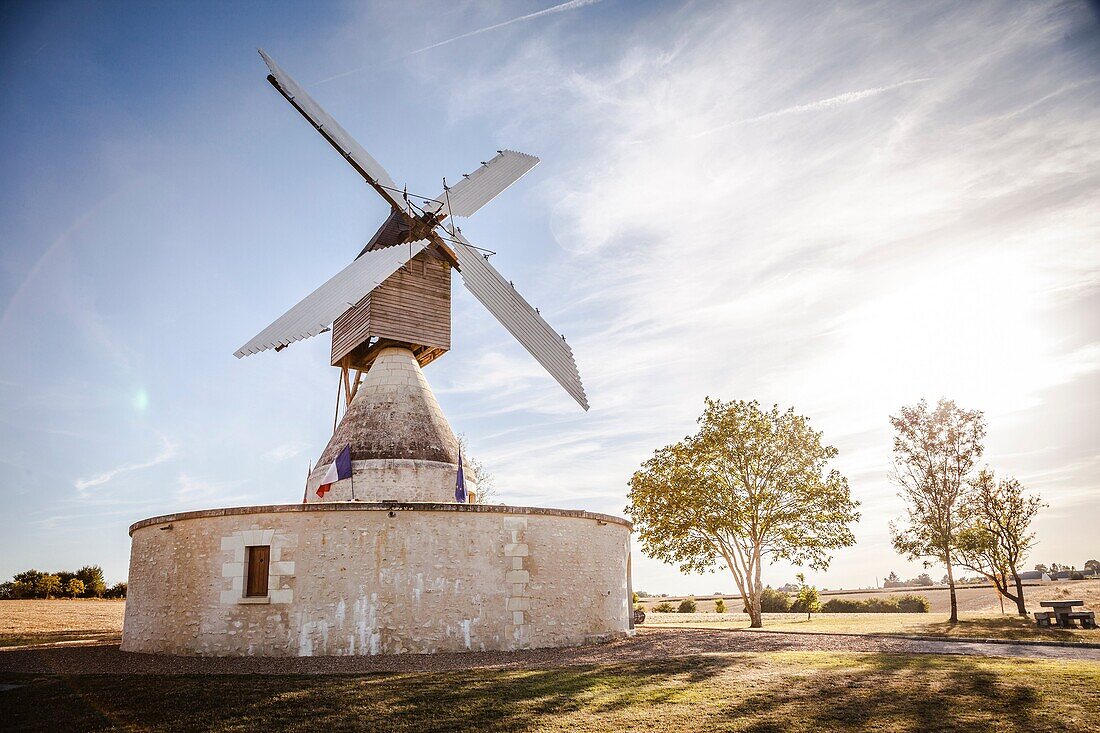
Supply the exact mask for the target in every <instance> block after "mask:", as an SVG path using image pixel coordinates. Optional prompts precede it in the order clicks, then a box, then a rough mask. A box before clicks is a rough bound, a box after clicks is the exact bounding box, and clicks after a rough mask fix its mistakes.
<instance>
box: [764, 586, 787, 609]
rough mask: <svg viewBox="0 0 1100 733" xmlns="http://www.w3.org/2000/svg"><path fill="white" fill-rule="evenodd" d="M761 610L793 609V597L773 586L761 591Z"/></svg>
mask: <svg viewBox="0 0 1100 733" xmlns="http://www.w3.org/2000/svg"><path fill="white" fill-rule="evenodd" d="M760 610H761V611H762V612H763V613H787V612H788V611H790V610H791V597H790V596H789V595H787V594H786V593H784V592H782V591H778V590H773V589H771V588H765V589H764V590H762V591H761V592H760Z"/></svg>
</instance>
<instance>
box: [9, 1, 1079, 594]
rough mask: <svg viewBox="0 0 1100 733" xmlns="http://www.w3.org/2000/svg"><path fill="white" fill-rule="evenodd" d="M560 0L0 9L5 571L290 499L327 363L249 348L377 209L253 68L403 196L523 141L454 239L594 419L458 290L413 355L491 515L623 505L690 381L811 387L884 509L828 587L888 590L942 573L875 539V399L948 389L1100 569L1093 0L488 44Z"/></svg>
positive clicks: (1045, 544)
mask: <svg viewBox="0 0 1100 733" xmlns="http://www.w3.org/2000/svg"><path fill="white" fill-rule="evenodd" d="M553 6H554V3H553V2H541V3H536V2H499V3H497V2H491V3H459V2H445V3H443V2H441V3H424V4H414V3H408V4H405V3H396V2H395V3H377V4H371V3H331V4H324V3H321V4H309V5H308V6H307V5H306V4H292V3H285V4H280V3H265V4H248V3H234V4H213V3H211V4H202V3H187V4H180V5H178V6H170V5H167V4H163V3H157V4H127V3H111V4H101V5H91V4H86V3H72V4H59V3H37V4H34V5H31V4H26V3H18V4H15V3H9V4H5V5H3V6H2V9H0V89H2V90H3V96H4V99H5V104H4V105H2V106H0V160H3V161H4V175H3V176H2V177H0V501H2V509H3V510H2V511H0V576H4V577H7V576H10V575H11V574H12V573H13V572H15V571H17V570H21V569H24V568H26V567H30V566H36V567H38V568H42V569H47V568H50V569H53V568H60V567H75V566H78V565H80V564H83V563H85V562H98V563H100V564H102V565H103V566H104V568H105V570H106V572H107V575H108V576H109V578H111V579H112V580H114V579H122V578H124V577H125V573H126V564H127V558H128V552H129V539H128V537H127V535H126V527H127V526H128V525H129V524H130V523H132V522H133V521H136V520H138V519H141V518H143V517H146V516H151V515H155V514H161V513H166V512H169V511H175V510H182V509H194V508H202V507H210V506H223V505H240V504H252V503H279V502H294V501H298V500H300V496H301V491H302V485H303V481H304V478H305V474H306V469H307V467H308V464H309V462H310V460H312V459H315V458H316V457H317V455H318V454H319V453H320V451H321V449H322V448H323V447H324V444H325V442H326V441H327V437H328V432H329V431H330V430H331V424H332V409H333V404H334V400H335V393H336V377H337V372H336V370H334V369H332V368H330V367H328V366H327V359H326V357H327V353H328V343H327V341H326V340H325V339H324V338H323V337H322V338H317V339H313V340H311V341H310V342H306V343H303V344H297V345H295V346H293V347H292V348H290V349H287V350H285V351H283V352H281V353H279V354H266V353H265V354H263V355H260V356H255V357H250V358H248V359H245V360H241V361H238V360H237V359H234V358H233V356H232V352H233V351H234V349H236V348H237V347H238V346H240V345H241V344H242V343H244V341H246V340H247V339H248V338H249V337H251V336H252V335H253V334H254V333H255V332H256V331H258V330H259V329H260V328H261V327H262V326H264V325H265V324H266V323H268V322H269V321H270V320H272V319H273V318H274V317H275V316H277V315H278V314H280V313H282V312H283V311H284V310H285V309H286V308H287V307H288V306H289V305H291V304H293V303H294V302H295V301H296V300H297V299H298V298H300V297H301V296H303V295H305V294H306V293H308V292H309V291H310V290H312V289H313V288H314V287H315V286H316V285H317V284H319V283H320V282H323V281H324V280H325V279H327V278H328V277H329V276H330V275H331V274H332V273H334V272H336V271H337V270H338V269H339V268H341V267H343V266H344V265H345V264H346V263H347V262H348V261H350V259H351V258H352V257H353V256H354V255H355V254H356V253H357V252H358V251H359V249H360V248H361V246H362V244H363V242H364V241H365V240H366V239H367V238H368V237H369V236H370V235H371V234H372V233H373V231H374V229H375V228H376V226H377V224H378V223H379V221H380V220H381V218H382V217H383V216H384V215H385V213H386V209H385V205H384V204H383V203H382V202H381V200H380V199H379V198H378V197H377V196H376V195H374V194H373V193H372V192H371V191H370V190H369V189H367V187H366V185H365V184H364V183H363V182H362V181H361V179H359V178H358V176H357V174H356V173H355V172H354V171H353V170H352V169H351V168H350V167H349V166H347V165H346V164H345V163H344V162H342V161H341V160H340V159H339V157H338V156H336V154H335V153H334V152H333V151H332V150H331V149H330V148H329V147H328V146H327V144H326V143H324V141H323V140H321V139H320V137H319V136H317V135H316V133H314V132H313V131H312V130H311V129H310V128H309V127H308V126H307V125H306V123H305V122H304V121H303V120H302V119H301V118H300V117H299V116H298V115H297V114H296V113H295V112H294V111H293V110H292V109H290V107H289V106H288V105H287V104H286V102H285V101H284V100H283V99H282V98H281V97H279V95H278V94H277V93H276V92H275V91H274V90H273V89H272V88H271V87H270V86H269V85H268V84H267V82H266V81H265V80H264V76H265V73H266V72H265V67H264V66H263V63H262V61H261V60H260V58H259V56H258V55H257V54H256V52H255V48H256V47H257V46H262V47H263V48H264V49H265V50H266V51H267V52H269V53H270V54H271V55H272V56H273V57H274V58H275V59H276V60H277V61H278V62H279V63H280V64H281V65H282V66H283V68H285V69H286V70H287V71H288V72H289V73H291V74H292V75H294V76H295V78H297V80H298V81H299V82H300V83H302V84H303V85H304V86H305V87H306V88H307V89H308V90H310V91H311V93H312V94H313V95H314V97H316V98H317V100H318V101H319V102H320V103H321V104H322V105H324V106H325V107H326V108H327V109H328V111H329V112H331V113H332V114H333V115H334V116H335V117H336V118H337V119H338V120H340V121H341V123H342V124H343V125H344V127H346V128H347V129H348V130H349V132H351V133H352V134H353V135H354V136H355V137H356V138H357V139H358V140H359V141H360V142H361V143H362V144H363V145H364V146H365V147H366V148H367V149H368V150H370V151H371V152H372V153H373V154H374V156H375V157H376V158H378V159H379V160H380V161H381V162H382V163H383V165H385V166H386V167H387V168H388V169H389V171H390V172H391V174H393V175H394V177H395V178H396V179H397V180H398V181H400V182H407V183H408V185H409V188H410V190H413V191H426V192H428V193H434V192H435V191H436V189H437V188H438V184H439V181H440V177H441V176H444V175H446V176H448V177H452V178H453V177H455V176H457V175H458V174H460V173H462V172H464V171H468V170H472V169H473V168H474V167H476V165H477V164H478V162H479V161H481V160H486V159H487V156H490V155H492V154H493V152H494V151H495V150H497V149H499V148H503V147H509V148H514V149H517V150H522V151H524V152H530V153H533V154H535V155H538V156H540V157H541V158H542V160H543V162H542V164H541V165H539V166H538V167H537V168H535V169H534V170H533V171H532V172H531V173H530V174H528V176H526V177H525V178H524V179H523V180H522V181H520V182H519V183H518V184H517V185H515V186H514V187H513V188H512V189H510V190H509V191H507V192H506V193H505V194H504V195H502V196H501V197H500V198H498V199H497V200H495V201H494V202H493V203H491V204H490V205H489V206H487V207H486V208H485V209H483V210H482V211H481V212H479V213H478V214H477V215H476V216H475V217H474V218H472V219H470V220H469V222H468V223H467V224H466V225H465V226H464V232H465V233H466V235H467V236H468V237H469V238H470V239H471V240H472V241H473V242H474V243H476V244H479V245H481V246H484V247H487V248H489V249H492V250H496V251H498V252H499V254H498V255H497V256H496V257H495V258H494V261H495V264H496V266H497V268H498V269H500V270H501V271H503V272H504V273H505V275H506V276H508V277H510V278H512V279H514V281H515V282H516V284H517V286H519V287H520V289H521V290H522V292H523V293H524V294H525V295H526V296H527V297H528V299H529V300H530V301H531V302H532V303H533V304H535V305H537V306H539V307H540V309H541V310H542V312H543V314H544V315H546V316H547V318H548V320H549V321H550V322H551V323H552V324H553V325H554V326H555V327H556V328H558V330H559V331H561V332H563V333H564V334H566V336H567V337H568V338H569V340H570V343H571V344H572V346H573V348H574V351H575V352H576V355H577V360H578V363H579V365H580V369H581V375H582V378H583V379H584V380H585V385H586V388H587V391H588V395H589V399H590V401H591V403H592V410H591V411H590V412H588V413H583V412H581V411H580V410H579V409H578V408H577V407H576V405H575V404H574V403H573V402H572V400H571V399H570V398H569V397H568V396H567V395H566V394H565V393H564V392H563V391H562V390H561V389H560V388H558V387H557V385H556V384H555V383H554V382H553V381H552V380H551V379H550V378H549V377H548V376H546V375H545V374H544V373H543V372H542V371H541V368H540V367H539V366H538V365H537V364H536V363H535V362H534V361H532V360H531V359H530V357H529V356H528V355H527V354H526V352H524V351H523V350H522V348H521V347H520V346H518V345H517V344H516V343H514V342H513V341H512V340H511V337H510V336H509V335H508V334H507V333H506V332H505V331H504V330H503V329H502V328H500V327H499V325H498V324H497V323H496V322H495V321H494V320H493V319H492V318H491V317H490V316H489V315H488V314H487V313H485V312H484V311H483V310H482V308H481V307H480V305H478V304H477V303H476V302H475V301H473V299H472V298H471V297H469V296H468V294H467V293H465V291H464V290H463V289H461V288H457V289H456V298H455V309H454V313H453V319H454V320H453V346H454V348H453V350H452V351H451V352H450V353H448V354H447V355H446V356H445V357H444V358H443V359H440V360H439V361H437V362H435V363H434V364H432V365H431V366H430V367H429V368H428V369H427V370H426V375H427V377H428V379H429V381H430V382H431V383H432V385H433V387H434V389H435V391H436V394H437V396H438V397H439V399H440V402H441V403H442V405H443V408H444V410H445V412H446V413H447V415H448V417H449V419H450V421H451V424H452V426H453V427H454V428H455V430H456V431H459V432H462V433H464V434H465V435H466V436H467V438H468V440H469V443H470V447H471V451H472V452H473V453H475V454H476V455H477V456H478V457H479V458H480V459H481V460H482V461H483V462H484V463H485V464H486V465H487V467H488V468H490V469H491V470H492V472H493V473H494V474H495V476H496V483H497V486H498V489H499V492H500V494H501V498H502V500H506V501H508V502H509V503H516V504H530V505H545V506H562V507H582V508H586V509H592V510H597V511H606V512H611V513H616V514H620V513H621V512H622V509H623V506H624V505H625V503H626V500H625V495H626V482H627V480H628V479H629V477H630V474H631V473H632V472H633V470H635V468H636V467H637V466H638V465H639V464H640V463H641V462H642V461H643V460H644V459H645V458H646V457H647V456H648V455H649V454H650V452H651V451H652V450H653V449H655V448H657V447H659V446H661V445H664V444H666V443H668V442H671V441H673V440H676V439H678V438H680V437H682V436H683V435H684V434H686V433H688V432H690V431H691V430H692V428H693V421H694V418H695V417H696V416H697V415H698V414H699V412H701V410H702V405H703V398H704V396H706V395H711V396H716V397H723V398H727V399H732V398H745V399H752V398H755V399H759V400H761V401H762V402H765V403H771V402H778V403H780V404H782V405H784V406H787V405H793V406H794V407H795V408H796V409H797V410H799V411H800V412H802V413H804V414H807V415H809V416H810V417H811V419H812V420H813V422H814V424H815V425H816V426H817V427H818V429H821V430H823V431H824V432H825V436H826V439H827V440H829V441H830V442H831V443H833V444H834V445H836V446H837V447H838V448H839V449H840V456H839V457H838V459H837V461H836V466H837V467H838V468H840V469H841V470H842V471H843V472H844V473H845V474H846V475H847V476H848V477H849V480H850V482H851V486H852V491H853V494H854V495H855V496H856V498H858V499H860V500H861V501H862V502H863V513H864V518H863V520H862V522H861V523H860V525H859V526H858V527H857V530H856V532H857V537H858V539H859V544H858V545H857V547H855V548H853V549H851V550H847V551H843V552H840V553H838V554H837V556H836V559H835V560H834V563H833V567H832V568H831V570H830V571H829V573H827V574H824V575H820V574H819V575H817V576H813V575H811V578H812V579H814V580H816V581H817V582H818V583H819V584H824V585H828V586H832V587H836V586H840V585H844V586H849V587H851V586H855V585H866V584H870V583H872V582H874V579H875V578H876V577H882V576H884V575H885V574H887V573H888V572H889V571H891V570H896V571H898V572H899V573H902V574H907V573H916V572H919V570H920V568H919V567H918V566H916V565H909V564H907V563H905V562H903V561H902V560H901V559H900V558H898V557H897V556H896V555H894V553H893V551H892V550H891V549H890V548H889V538H888V530H887V526H886V523H887V521H888V520H889V519H891V518H894V517H896V516H899V515H900V514H901V512H902V504H901V501H900V500H899V499H898V498H897V496H896V488H895V487H893V486H892V485H891V484H890V481H889V478H888V476H889V466H890V432H889V423H888V421H887V416H888V415H889V414H891V413H892V412H895V411H896V410H897V408H898V407H899V406H900V405H902V404H906V403H910V402H914V401H916V400H918V399H920V398H922V397H927V398H929V399H932V400H934V399H936V398H937V397H939V396H941V395H946V396H949V397H953V398H954V399H956V400H957V401H958V402H960V403H961V404H963V405H964V406H967V407H977V408H981V409H984V410H985V411H986V413H987V416H988V420H989V438H988V441H987V453H986V456H985V458H986V460H987V461H988V463H989V464H990V465H991V466H992V467H993V468H995V469H996V470H998V471H999V472H1003V473H1009V474H1014V475H1016V476H1018V477H1019V478H1020V479H1021V480H1022V481H1023V482H1024V483H1025V484H1026V485H1028V486H1029V487H1031V488H1033V489H1036V490H1038V491H1039V492H1040V493H1041V494H1042V495H1043V496H1044V498H1045V499H1046V500H1047V501H1048V502H1049V504H1050V508H1049V509H1047V510H1046V511H1045V512H1044V513H1043V514H1042V515H1041V517H1040V519H1039V520H1038V521H1037V523H1036V529H1037V531H1038V536H1039V547H1038V550H1037V552H1036V553H1035V555H1036V556H1035V561H1036V562H1038V561H1044V562H1050V561H1057V562H1065V563H1072V564H1076V565H1078V566H1080V565H1082V564H1083V563H1084V561H1085V560H1086V559H1088V558H1089V557H1095V556H1096V555H1097V554H1100V547H1097V545H1096V541H1095V527H1096V525H1097V522H1098V520H1100V491H1098V479H1100V451H1098V448H1097V446H1098V445H1100V421H1098V420H1097V419H1096V415H1097V414H1098V413H1100V247H1098V242H1100V236H1098V235H1100V203H1098V202H1100V195H1098V194H1100V125H1097V123H1096V120H1097V119H1098V118H1100V115H1098V112H1100V34H1098V29H1097V14H1096V13H1095V12H1094V10H1093V9H1092V8H1090V7H1089V6H1088V5H1086V4H1077V3H1021V4H1014V3H1008V4H1006V3H969V4H961V5H959V4H937V3H919V4H918V3H870V4H840V5H824V4H822V5H815V6H812V7H811V6H807V5H806V4H803V3H744V4H731V3H723V2H717V3H706V2H685V3H680V2H626V1H625V0H604V1H603V2H594V3H583V2H577V3H571V4H568V5H567V6H566V7H563V8H559V9H558V10H556V11H555V12H551V13H543V14H539V15H535V16H534V17H528V18H525V19H522V20H517V21H516V22H513V23H508V24H507V25H502V26H500V27H497V28H491V27H492V26H494V25H497V24H501V23H505V22H506V21H509V20H513V19H519V18H524V16H529V15H532V14H536V13H540V11H543V10H546V9H548V8H551V7H553ZM481 29H489V30H485V32H482V33H476V34H473V35H468V36H466V37H462V38H457V39H456V40H453V41H451V42H447V43H442V45H436V44H440V43H441V42H444V41H449V39H452V38H455V37H458V36H463V35H465V34H470V33H471V32H474V31H478V30H481ZM433 46H434V47H433ZM429 47H431V48H429ZM421 49H423V50H421ZM414 51H415V52H416V53H412V52H414ZM634 570H635V582H634V585H635V587H636V588H643V589H648V590H652V591H665V592H670V593H676V592H699V593H703V592H710V591H713V590H718V589H726V590H730V589H732V582H730V580H729V579H728V578H727V577H726V576H724V575H721V574H719V575H717V576H710V575H708V576H701V577H686V576H681V575H680V574H679V573H678V572H677V571H676V570H675V569H674V568H672V567H668V566H664V565H661V564H659V563H656V562H653V561H649V560H646V559H644V558H640V557H637V558H636V559H635V563H634ZM793 572H794V569H793V568H790V567H788V566H785V565H777V566H775V567H773V568H771V569H770V570H769V571H768V572H767V573H766V574H765V579H766V580H769V581H770V582H773V583H783V582H786V581H788V580H790V579H791V577H792V575H793ZM937 576H938V574H937Z"/></svg>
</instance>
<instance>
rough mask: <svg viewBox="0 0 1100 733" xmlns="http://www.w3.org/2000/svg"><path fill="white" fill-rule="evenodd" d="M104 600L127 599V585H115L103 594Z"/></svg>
mask: <svg viewBox="0 0 1100 733" xmlns="http://www.w3.org/2000/svg"><path fill="white" fill-rule="evenodd" d="M103 597H104V598H125V597H126V583H115V584H114V585H112V586H111V587H110V588H108V589H107V590H106V591H105V592H104V593H103Z"/></svg>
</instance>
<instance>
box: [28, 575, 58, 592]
mask: <svg viewBox="0 0 1100 733" xmlns="http://www.w3.org/2000/svg"><path fill="white" fill-rule="evenodd" d="M34 590H35V595H37V596H38V597H40V598H49V597H50V596H56V595H57V594H58V593H60V592H61V579H60V578H58V577H57V576H56V575H45V574H43V575H42V576H41V577H39V578H38V582H37V583H36V584H35V587H34Z"/></svg>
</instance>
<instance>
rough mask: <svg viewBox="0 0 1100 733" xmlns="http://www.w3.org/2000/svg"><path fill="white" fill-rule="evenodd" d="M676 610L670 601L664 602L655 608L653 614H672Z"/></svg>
mask: <svg viewBox="0 0 1100 733" xmlns="http://www.w3.org/2000/svg"><path fill="white" fill-rule="evenodd" d="M675 610H676V608H675V607H674V606H673V605H672V604H671V603H669V602H668V601H663V602H661V603H658V604H657V605H656V606H654V607H653V612H654V613H672V612H674V611H675Z"/></svg>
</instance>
